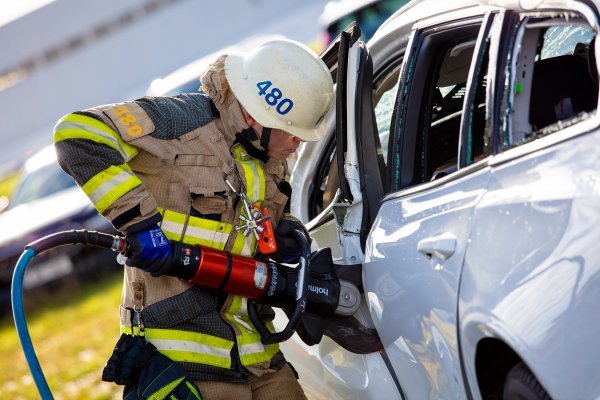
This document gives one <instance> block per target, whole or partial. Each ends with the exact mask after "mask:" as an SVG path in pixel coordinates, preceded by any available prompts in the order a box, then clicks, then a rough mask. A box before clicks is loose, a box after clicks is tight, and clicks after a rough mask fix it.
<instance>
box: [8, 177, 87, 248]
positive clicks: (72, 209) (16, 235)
mask: <svg viewBox="0 0 600 400" xmlns="http://www.w3.org/2000/svg"><path fill="white" fill-rule="evenodd" d="M86 209H89V210H90V211H93V212H94V213H97V211H96V210H95V209H94V207H93V206H92V203H91V202H90V200H89V199H88V198H87V196H86V195H85V193H84V192H83V191H82V190H81V189H80V188H79V187H77V186H75V187H73V188H70V189H67V190H63V191H61V192H58V193H56V194H53V195H51V196H48V197H44V198H42V199H39V200H35V201H32V202H29V203H27V204H22V205H20V206H18V207H15V208H13V209H9V210H6V211H4V212H3V213H0V247H4V246H6V245H8V244H10V243H11V242H14V241H18V240H20V239H21V238H25V237H28V236H30V237H34V236H35V232H40V231H44V230H45V229H46V228H48V227H50V226H52V225H54V224H56V225H59V224H60V223H62V222H64V223H65V225H72V226H71V227H69V228H68V229H76V228H77V227H76V226H75V224H76V223H78V222H81V221H76V220H75V218H76V217H77V216H79V215H80V214H81V213H82V212H84V211H86ZM65 229H67V228H65ZM36 239H37V238H36Z"/></svg>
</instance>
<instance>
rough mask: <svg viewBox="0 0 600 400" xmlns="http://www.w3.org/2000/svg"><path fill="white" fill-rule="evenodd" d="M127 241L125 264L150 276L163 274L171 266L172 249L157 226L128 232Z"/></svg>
mask: <svg viewBox="0 0 600 400" xmlns="http://www.w3.org/2000/svg"><path fill="white" fill-rule="evenodd" d="M127 243H128V246H129V247H128V251H127V254H126V255H127V260H126V261H125V264H127V265H129V266H131V267H137V268H140V269H143V270H144V271H147V272H150V273H151V274H152V276H161V275H164V274H165V273H167V272H168V271H169V269H170V268H171V264H172V262H173V249H172V246H171V243H170V242H169V240H168V239H167V237H166V236H165V234H164V232H163V231H162V229H160V228H159V227H158V226H156V225H154V226H151V227H148V228H145V229H143V230H141V231H139V232H135V233H128V234H127Z"/></svg>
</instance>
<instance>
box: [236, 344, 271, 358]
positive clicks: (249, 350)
mask: <svg viewBox="0 0 600 400" xmlns="http://www.w3.org/2000/svg"><path fill="white" fill-rule="evenodd" d="M238 348H239V352H240V355H242V356H246V355H249V354H256V353H262V352H264V351H265V346H264V345H263V344H262V343H260V342H256V343H249V344H244V345H241V346H239V347H238Z"/></svg>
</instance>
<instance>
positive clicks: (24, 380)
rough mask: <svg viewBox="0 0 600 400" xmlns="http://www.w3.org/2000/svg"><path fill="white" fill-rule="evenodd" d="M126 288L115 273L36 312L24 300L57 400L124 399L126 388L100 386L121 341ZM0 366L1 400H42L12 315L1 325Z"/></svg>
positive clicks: (63, 294)
mask: <svg viewBox="0 0 600 400" xmlns="http://www.w3.org/2000/svg"><path fill="white" fill-rule="evenodd" d="M121 285H122V275H121V274H120V273H114V272H113V273H110V274H108V275H107V276H105V277H104V278H103V279H102V280H100V281H98V280H97V281H94V282H91V283H88V284H86V285H80V286H78V287H72V288H71V289H70V290H69V291H67V292H65V291H61V292H60V293H57V294H56V295H55V296H53V297H52V299H49V300H47V301H44V304H43V305H39V304H38V305H37V306H36V308H35V309H31V308H32V307H31V305H28V304H27V296H25V297H24V302H25V305H26V307H27V308H28V309H29V311H27V314H26V316H27V323H28V328H29V334H30V335H31V340H32V342H33V345H34V348H35V350H36V352H37V357H38V359H39V362H40V365H41V367H42V371H43V372H44V374H45V376H46V380H47V381H48V385H49V386H50V390H51V391H52V394H53V395H54V398H55V399H57V400H60V399H82V400H83V399H90V400H92V399H93V400H101V399H114V398H120V397H121V393H122V386H118V385H116V384H114V383H107V382H102V380H101V376H102V369H103V368H104V365H105V364H106V361H107V360H108V358H109V357H110V355H111V353H112V349H113V347H114V345H115V343H116V341H117V339H118V337H119V326H118V325H119V322H118V318H119V304H120V300H121ZM0 360H1V361H0V393H2V398H6V399H15V400H18V399H39V394H38V392H37V388H36V385H35V383H34V382H33V378H32V377H31V373H30V371H29V367H28V365H27V362H26V360H25V356H24V355H23V351H22V348H21V344H20V342H19V340H18V337H17V333H16V330H15V327H14V322H13V319H12V316H10V315H8V316H6V317H3V318H2V320H0Z"/></svg>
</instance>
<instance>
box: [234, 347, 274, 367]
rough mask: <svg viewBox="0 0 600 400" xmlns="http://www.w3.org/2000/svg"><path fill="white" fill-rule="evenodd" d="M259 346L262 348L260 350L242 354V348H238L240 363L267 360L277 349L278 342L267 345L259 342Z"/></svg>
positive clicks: (254, 362)
mask: <svg viewBox="0 0 600 400" xmlns="http://www.w3.org/2000/svg"><path fill="white" fill-rule="evenodd" d="M260 346H261V347H262V348H263V350H262V351H261V352H253V353H248V354H242V351H243V350H240V361H241V362H242V365H253V364H259V363H263V362H265V361H269V360H271V358H273V356H274V355H275V354H277V352H278V351H279V345H278V344H269V345H267V346H263V345H262V344H261V345H260ZM245 347H246V346H243V347H242V348H245Z"/></svg>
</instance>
